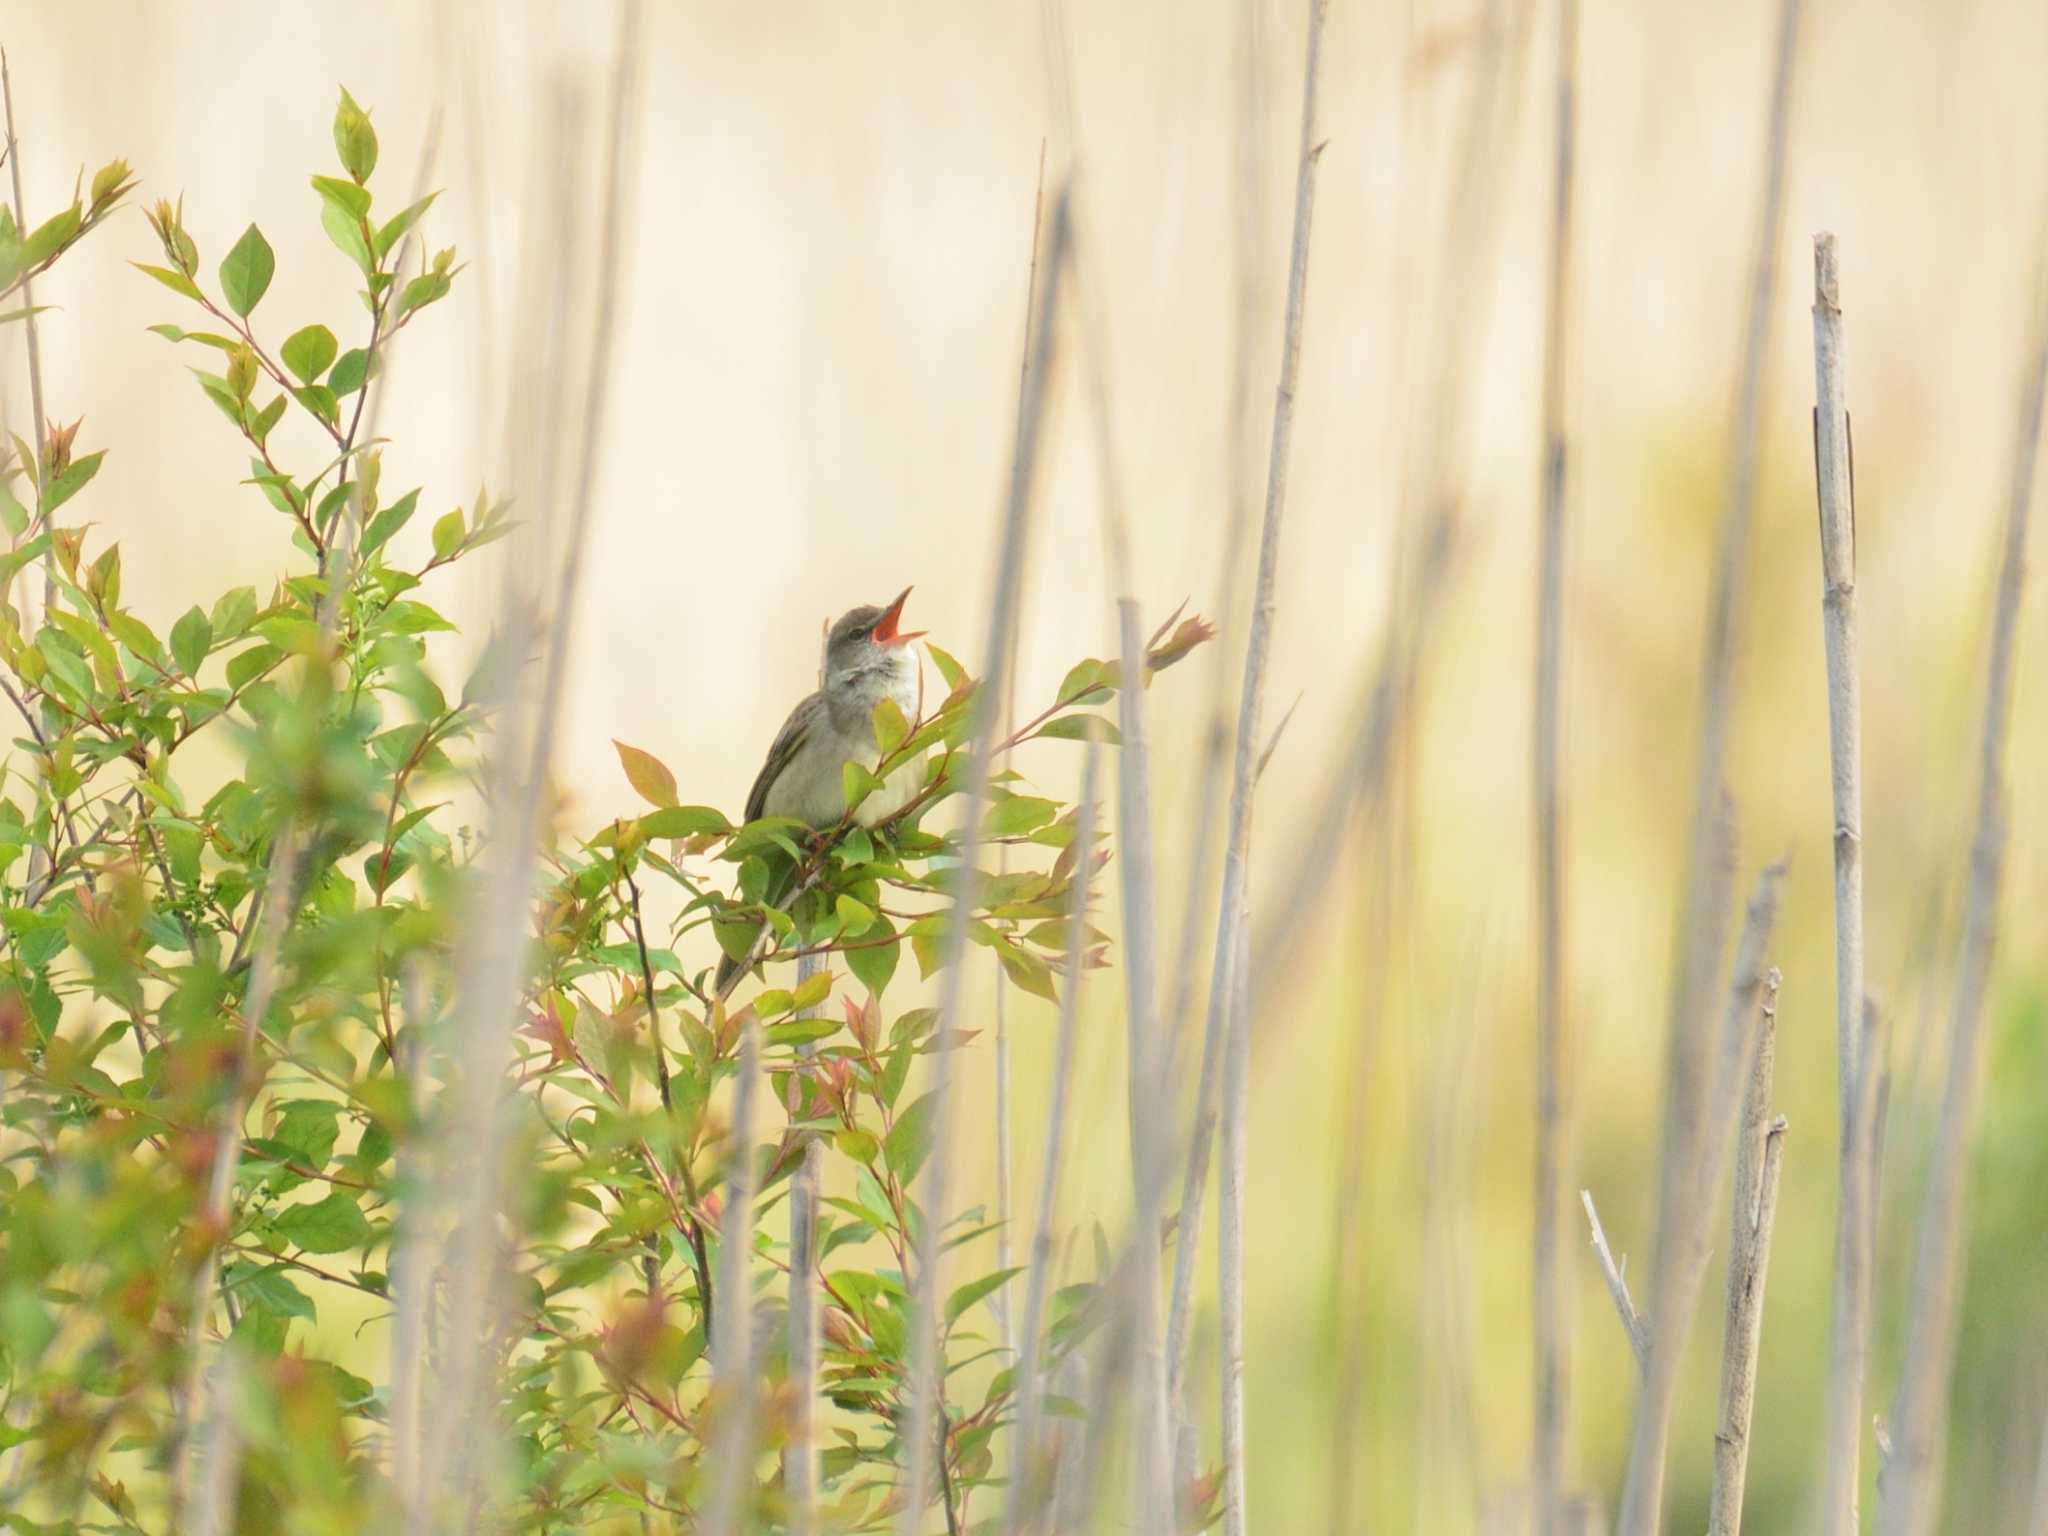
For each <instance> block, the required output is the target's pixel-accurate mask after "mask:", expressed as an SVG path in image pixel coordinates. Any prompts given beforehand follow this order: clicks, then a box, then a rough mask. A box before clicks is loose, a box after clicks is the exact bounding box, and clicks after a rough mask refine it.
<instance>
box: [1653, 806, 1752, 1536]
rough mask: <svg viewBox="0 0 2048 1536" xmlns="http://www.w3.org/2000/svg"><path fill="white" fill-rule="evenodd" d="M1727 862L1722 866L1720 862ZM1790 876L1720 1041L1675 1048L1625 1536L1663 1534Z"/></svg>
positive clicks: (1732, 988) (1746, 944) (1736, 972)
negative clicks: (1683, 1404)
mask: <svg viewBox="0 0 2048 1536" xmlns="http://www.w3.org/2000/svg"><path fill="white" fill-rule="evenodd" d="M1723 833H1724V837H1725V838H1726V839H1728V842H1724V845H1723V846H1724V847H1725V846H1729V844H1730V843H1732V837H1733V833H1732V828H1728V827H1727V826H1726V824H1725V818H1724V826H1723ZM1720 862H1721V861H1720V859H1718V858H1717V859H1716V864H1717V865H1718V864H1719V863H1720ZM1783 874H1784V870H1783V868H1782V866H1779V865H1773V866H1771V867H1770V868H1769V869H1766V870H1765V871H1764V872H1763V874H1762V875H1761V877H1759V879H1758V881H1757V891H1756V895H1755V896H1754V897H1752V898H1751V900H1750V903H1749V910H1748V913H1747V915H1746V917H1745V918H1744V921H1743V928H1742V936H1741V938H1740V940H1739V941H1738V942H1737V945H1736V950H1735V959H1734V962H1733V969H1732V974H1731V979H1730V983H1729V988H1728V1001H1727V1008H1726V1012H1725V1014H1724V1016H1723V1019H1722V1022H1721V1026H1720V1029H1719V1031H1718V1034H1717V1035H1716V1037H1715V1038H1713V1039H1705V1038H1701V1039H1699V1040H1696V1041H1687V1040H1684V1039H1678V1040H1674V1042H1673V1046H1674V1055H1679V1054H1681V1053H1682V1052H1683V1053H1685V1054H1686V1055H1688V1056H1689V1058H1690V1059H1688V1060H1686V1061H1685V1064H1684V1068H1683V1072H1682V1075H1681V1077H1680V1086H1681V1089H1682V1092H1683V1097H1682V1098H1678V1099H1675V1100H1674V1101H1673V1102H1672V1103H1670V1104H1669V1105H1668V1106H1667V1108H1666V1114H1665V1121H1666V1132H1665V1145H1664V1177H1663V1179H1662V1180H1661V1193H1660V1196H1659V1206H1658V1211H1657V1242H1656V1271H1655V1273H1654V1275H1653V1276H1652V1290H1651V1293H1650V1294H1651V1307H1650V1316H1649V1319H1648V1326H1649V1359H1648V1363H1647V1365H1646V1366H1645V1368H1644V1371H1643V1381H1642V1390H1641V1392H1640V1393H1639V1394H1638V1396H1637V1399H1636V1412H1635V1424H1634V1427H1633V1430H1632V1433H1631V1436H1630V1444H1629V1459H1628V1476H1627V1479H1626V1481H1625V1482H1624V1484H1623V1488H1622V1500H1621V1512H1620V1517H1619V1519H1618V1520H1617V1521H1616V1524H1615V1529H1616V1531H1617V1532H1618V1533H1620V1536H1654V1533H1655V1532H1656V1530H1657V1529H1658V1527H1659V1522H1660V1518H1661V1515H1660V1511H1661V1509H1662V1506H1663V1497H1664V1462H1665V1453H1666V1449H1667V1446H1668V1444H1669V1441H1670V1435H1671V1415H1672V1404H1673V1401H1674V1399H1675V1397H1676V1395H1677V1389H1678V1377H1679V1372H1680V1369H1681V1367H1682V1366H1683V1363H1684V1353H1685V1339H1686V1336H1687V1334H1688V1333H1689V1331H1690V1330H1691V1327H1692V1319H1693V1314H1694V1312H1695V1310H1696V1309H1697V1307H1698V1305H1699V1297H1700V1288H1701V1285H1702V1282H1703V1281H1704V1280H1705V1278H1706V1264H1707V1258H1708V1256H1709V1254H1710V1253H1711V1250H1712V1239H1711V1234H1710V1231H1709V1228H1710V1226H1711V1219H1712V1216H1713V1202H1714V1194H1715V1191H1716V1189H1717V1187H1718V1186H1719V1183H1720V1176H1721V1164H1722V1161H1723V1159H1724V1157H1725V1155H1726V1153H1727V1148H1728V1139H1729V1134H1730V1132H1731V1131H1732V1130H1733V1128H1734V1121H1735V1118H1736V1114H1735V1112H1736V1107H1737V1104H1738V1102H1739V1100H1740V1098H1741V1094H1742V1091H1743V1084H1744V1082H1745V1081H1746V1079H1747V1077H1748V1063H1749V1060H1750V1057H1751V1054H1752V1051H1753V1048H1754V1046H1755V1043H1756V1037H1757V1031H1758V1029H1759V1028H1760V1027H1761V1011H1760V1010H1761V1003H1762V1001H1763V999H1764V997H1765V994H1766V988H1767V986H1768V985H1769V982H1768V978H1767V977H1766V975H1765V969H1764V952H1765V949H1766V948H1767V946H1768V945H1769V943H1770V935H1771V928H1772V926H1773V924H1774V923H1775V921H1776V919H1777V909H1778V887H1779V883H1780V881H1781V879H1782V877H1783ZM1714 883H1715V885H1716V886H1717V887H1718V886H1719V885H1720V884H1721V881H1720V879H1719V877H1716V879H1715V882H1714ZM1702 1033H1703V1032H1702Z"/></svg>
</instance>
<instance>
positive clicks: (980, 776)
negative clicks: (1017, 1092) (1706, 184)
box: [897, 186, 1072, 1536]
mask: <svg viewBox="0 0 2048 1536" xmlns="http://www.w3.org/2000/svg"><path fill="white" fill-rule="evenodd" d="M1070 196H1071V189H1070V188H1069V187H1066V186H1063V187H1061V189H1060V192H1059V195H1058V196H1057V197H1056V198H1055V199H1054V201H1053V210H1052V239H1051V242H1050V244H1049V246H1048V248H1047V250H1046V256H1045V263H1044V267H1043V270H1042V271H1041V272H1040V275H1039V296H1038V300H1037V306H1036V307H1037V315H1038V318H1037V334H1036V336H1035V337H1034V338H1033V339H1032V343H1031V374H1030V386H1029V388H1028V390H1027V391H1026V400H1027V404H1028V409H1027V410H1025V411H1024V412H1022V413H1021V414H1020V415H1019V417H1018V423H1019V425H1018V431H1017V440H1016V444H1015V447H1014V449H1013V451H1012V454H1011V461H1010V483H1009V491H1008V496H1007V505H1006V507H1005V509H1004V515H1003V533H1002V542H1001V545H1000V548H999V551H998V557H997V562H996V569H995V591H994V593H993V595H992V599H991V601H990V604H989V620H988V633H987V637H986V640H985V643H984V645H983V649H982V654H983V656H984V657H986V658H987V668H986V674H985V675H989V676H995V677H999V676H1001V670H1002V662H1003V658H1004V657H1005V656H1006V655H1007V654H1008V651H1009V646H1010V644H1011V636H1012V634H1013V633H1014V630H1015V627H1016V622H1017V587H1018V583H1019V580H1020V577H1021V571H1022V567H1023V563H1024V546H1025V533H1026V530H1027V528H1028V526H1029V522H1030V510H1031V499H1032V490H1033V486H1034V484H1035V481H1036V476H1037V471H1038V458H1039V439H1040V436H1041V432H1042V427H1043V416H1044V411H1045V400H1046V390H1047V383H1048V374H1049V371H1050V366H1051V363H1052V357H1053V335H1054V323H1055V321H1056V320H1057V319H1058V300H1059V291H1060V280H1061V277H1062V274H1063V273H1064V271H1065V269H1066V265H1067V254H1068V249H1069V242H1070V240H1071V238H1072V226H1071V223H1070ZM973 708H974V717H973V719H974V724H973V751H972V753H971V755H970V757H969V759H968V769H967V790H966V795H965V797H964V805H965V809H964V811H963V813H962V818H963V819H962V824H961V827H962V830H961V835H960V841H961V850H960V860H961V869H962V870H963V872H965V874H966V875H967V878H963V879H962V880H961V881H960V888H959V891H958V893H957V895H956V897H955V900H954V909H953V918H952V922H951V923H950V925H949V926H948V929H947V936H946V974H945V980H944V982H943V984H942V985H941V988H940V1006H939V1028H940V1032H941V1038H945V1037H947V1036H950V1035H951V1034H952V1032H953V1031H955V1030H957V1029H958V1028H959V1027H960V1015H961V1008H962V1005H963V1003H964V1001H965V986H966V975H965V972H966V965H965V959H966V948H967V930H968V927H969V924H968V921H967V919H968V917H969V915H970V914H971V913H972V912H973V910H974V908H973V902H974V896H975V885H976V882H975V881H974V879H973V878H972V874H973V870H974V858H975V850H976V847H977V846H978V844H979V841H980V836H981V818H982V812H983V810H984V809H985V808H986V806H987V803H988V780H989V766H990V764H991V762H992V761H993V760H994V752H995V748H996V724H997V718H998V717H997V710H998V704H997V700H996V698H995V697H994V692H993V690H991V689H983V690H981V691H980V692H979V693H977V695H976V697H975V701H974V706H973ZM953 1055H954V1053H953V1052H951V1051H937V1052H934V1053H933V1055H932V1058H931V1061H932V1078H931V1082H932V1086H931V1105H932V1110H931V1127H932V1130H931V1136H932V1141H931V1145H932V1154H931V1156H930V1157H928V1158H927V1159H926V1160H925V1166H924V1170H923V1173H922V1175H921V1178H920V1183H921V1186H922V1187H921V1191H920V1193H921V1198H920V1199H919V1201H918V1204H919V1205H920V1206H921V1207H922V1208H923V1210H924V1213H925V1220H924V1224H923V1227H922V1229H921V1230H920V1232H919V1234H918V1242H917V1266H916V1273H915V1275H914V1276H913V1277H912V1283H913V1287H914V1289H913V1298H914V1305H913V1308H912V1325H913V1333H912V1336H911V1341H910V1347H911V1372H910V1388H911V1392H910V1416H909V1419H908V1420H907V1421H906V1422H904V1423H902V1424H901V1425H900V1426H899V1429H898V1434H897V1440H898V1443H899V1445H900V1446H901V1447H902V1455H903V1458H904V1467H903V1471H904V1484H903V1486H902V1487H901V1488H900V1489H899V1497H900V1499H901V1505H902V1508H901V1513H900V1516H899V1529H900V1531H901V1532H902V1536H917V1533H918V1525H919V1523H920V1521H921V1519H922V1517H923V1514H924V1510H925V1508H926V1506H927V1502H928V1499H929V1493H930V1489H931V1486H932V1482H933V1478H932V1466H931V1458H932V1449H933V1444H934V1441H933V1437H932V1433H931V1431H932V1429H933V1427H934V1426H935V1425H936V1422H937V1417H938V1408H939V1403H940V1395H941V1388H942V1384H943V1381H944V1375H943V1373H942V1371H941V1370H940V1361H939V1326H938V1325H939V1309H940V1307H941V1306H942V1305H943V1304H944V1302H945V1292H944V1290H943V1289H942V1288H941V1285H940V1281H941V1279H942V1275H941V1262H940V1261H941V1258H942V1255H943V1249H942V1248H941V1246H940V1244H939V1242H938V1240H937V1236H936V1234H937V1233H938V1232H939V1231H941V1230H942V1229H943V1228H944V1226H945V1222H946V1179H947V1175H948V1173H949V1172H950V1169H951V1164H952V1161H953V1159H952V1154H951V1149H950V1146H949V1138H948V1133H949V1131H950V1129H951V1123H952V1122H951V1113H952V1097H951V1086H952V1070H953V1069H952V1061H953Z"/></svg>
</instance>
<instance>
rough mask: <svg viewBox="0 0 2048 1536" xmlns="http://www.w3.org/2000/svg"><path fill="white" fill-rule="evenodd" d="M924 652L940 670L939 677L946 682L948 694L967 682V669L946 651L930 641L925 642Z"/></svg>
mask: <svg viewBox="0 0 2048 1536" xmlns="http://www.w3.org/2000/svg"><path fill="white" fill-rule="evenodd" d="M924 650H925V654H926V655H927V656H929V657H931V659H932V665H933V666H935V667H937V668H938V669H939V676H941V677H943V678H944V679H945V680H946V691H947V692H948V693H951V692H952V691H953V690H954V689H955V688H958V687H959V686H960V685H961V684H962V683H964V682H965V681H966V680H967V669H966V668H965V667H963V666H961V665H960V663H959V662H957V661H955V660H954V659H953V658H952V657H951V656H950V655H948V654H947V653H946V652H945V651H942V650H940V649H939V648H938V647H937V646H936V645H933V644H932V643H931V642H930V641H929V640H927V641H926V642H925V646H924Z"/></svg>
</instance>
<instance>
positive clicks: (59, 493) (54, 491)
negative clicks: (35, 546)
mask: <svg viewBox="0 0 2048 1536" xmlns="http://www.w3.org/2000/svg"><path fill="white" fill-rule="evenodd" d="M106 456H107V455H106V452H105V450H104V449H103V450H101V451H100V452H98V453H88V454H86V455H85V456H84V457H83V458H79V459H73V460H72V461H71V463H70V464H69V465H68V466H67V467H66V468H65V469H64V471H63V473H62V474H56V475H52V476H51V477H50V483H49V485H48V486H47V487H46V488H45V489H44V491H43V516H44V517H48V516H49V515H50V514H51V513H52V512H55V511H56V510H57V509H58V508H59V507H61V506H63V505H64V503H65V502H67V501H69V500H70V499H71V498H72V497H74V496H76V495H77V494H78V493H79V492H80V491H82V490H84V489H85V483H86V482H87V481H88V480H90V479H92V477H93V476H94V475H96V474H98V473H99V472H100V460H102V459H104V458H105V457H106Z"/></svg>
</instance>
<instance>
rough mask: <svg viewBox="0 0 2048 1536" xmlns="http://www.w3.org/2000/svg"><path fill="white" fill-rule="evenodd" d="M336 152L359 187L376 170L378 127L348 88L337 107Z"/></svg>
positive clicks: (343, 166)
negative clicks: (373, 124)
mask: <svg viewBox="0 0 2048 1536" xmlns="http://www.w3.org/2000/svg"><path fill="white" fill-rule="evenodd" d="M334 152H335V153H336V154H337V155H339V156H340V157H341V168H342V169H343V170H345V171H347V172H348V173H349V175H350V176H352V177H354V178H355V181H356V184H357V185H358V186H361V185H362V184H363V183H364V182H366V181H368V180H369V179H370V173H371V172H372V171H374V170H376V169H377V130H376V129H374V128H372V127H371V126H370V114H369V113H367V112H365V111H364V110H363V109H362V108H361V107H359V106H357V105H356V99H355V97H353V96H351V95H349V93H348V92H347V91H345V90H344V91H343V92H342V93H341V103H340V105H339V106H337V107H336V108H335V109H334Z"/></svg>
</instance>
